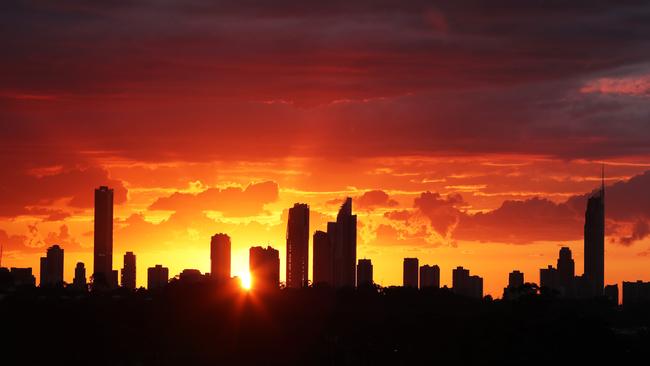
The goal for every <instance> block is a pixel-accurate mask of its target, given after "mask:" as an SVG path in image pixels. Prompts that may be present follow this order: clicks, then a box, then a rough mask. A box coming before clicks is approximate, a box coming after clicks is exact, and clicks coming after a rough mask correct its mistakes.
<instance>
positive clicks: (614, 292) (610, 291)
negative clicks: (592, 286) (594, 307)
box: [603, 284, 618, 305]
mask: <svg viewBox="0 0 650 366" xmlns="http://www.w3.org/2000/svg"><path fill="white" fill-rule="evenodd" d="M603 293H604V295H605V297H606V298H607V299H608V300H609V301H610V302H611V303H612V304H614V305H618V284H614V285H607V286H605V290H604V291H603Z"/></svg>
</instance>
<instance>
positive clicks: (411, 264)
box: [402, 258, 420, 288]
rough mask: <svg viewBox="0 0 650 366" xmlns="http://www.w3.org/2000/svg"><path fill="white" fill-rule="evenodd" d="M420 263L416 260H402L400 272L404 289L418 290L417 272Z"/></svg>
mask: <svg viewBox="0 0 650 366" xmlns="http://www.w3.org/2000/svg"><path fill="white" fill-rule="evenodd" d="M419 269H420V263H419V261H418V259H417V258H404V263H403V270H402V285H403V286H404V287H412V288H418V287H419V286H418V284H419V279H418V271H419Z"/></svg>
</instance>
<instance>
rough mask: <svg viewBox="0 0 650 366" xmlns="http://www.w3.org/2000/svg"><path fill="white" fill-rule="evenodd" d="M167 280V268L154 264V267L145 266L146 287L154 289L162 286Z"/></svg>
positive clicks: (165, 284)
mask: <svg viewBox="0 0 650 366" xmlns="http://www.w3.org/2000/svg"><path fill="white" fill-rule="evenodd" d="M167 282H169V268H167V267H163V266H162V265H160V264H156V266H155V267H150V268H147V289H149V290H155V289H160V288H164V287H165V286H167Z"/></svg>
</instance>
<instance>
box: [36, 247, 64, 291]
mask: <svg viewBox="0 0 650 366" xmlns="http://www.w3.org/2000/svg"><path fill="white" fill-rule="evenodd" d="M61 285H63V249H62V248H61V247H60V246H58V245H52V246H51V247H49V248H47V253H46V256H45V257H41V286H61Z"/></svg>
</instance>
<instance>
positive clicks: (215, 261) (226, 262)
mask: <svg viewBox="0 0 650 366" xmlns="http://www.w3.org/2000/svg"><path fill="white" fill-rule="evenodd" d="M230 253H231V243H230V237H229V236H228V235H226V234H223V233H219V234H214V235H213V236H212V239H211V240H210V276H211V278H212V279H213V280H215V281H218V282H224V281H227V280H229V279H230V262H231V258H230V255H231V254H230Z"/></svg>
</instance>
